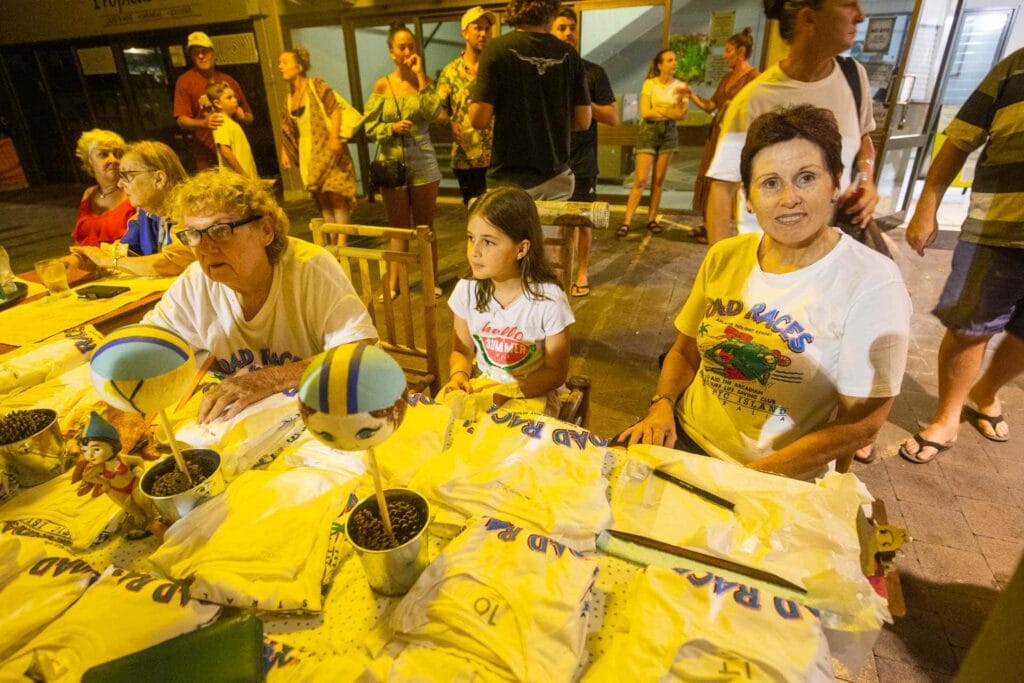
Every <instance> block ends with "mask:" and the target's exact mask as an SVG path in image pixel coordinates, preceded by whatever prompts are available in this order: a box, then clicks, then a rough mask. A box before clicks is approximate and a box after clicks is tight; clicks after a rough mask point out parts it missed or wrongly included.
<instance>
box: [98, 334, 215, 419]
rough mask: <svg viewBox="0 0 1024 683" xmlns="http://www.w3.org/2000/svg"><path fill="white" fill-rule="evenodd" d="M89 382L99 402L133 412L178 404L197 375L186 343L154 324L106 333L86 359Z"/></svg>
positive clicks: (193, 357)
mask: <svg viewBox="0 0 1024 683" xmlns="http://www.w3.org/2000/svg"><path fill="white" fill-rule="evenodd" d="M89 370H90V374H91V376H92V384H93V386H94V387H95V388H96V391H97V392H99V394H100V397H101V398H103V400H104V401H106V402H107V403H109V404H110V405H112V406H114V407H115V408H120V409H121V410H129V411H134V412H137V413H152V412H156V411H157V410H160V409H162V408H166V407H168V406H171V405H173V404H175V403H177V402H178V401H179V400H181V398H182V396H184V394H185V392H186V391H188V387H189V385H190V384H191V383H192V379H193V378H194V377H195V373H196V360H195V356H194V355H193V354H192V349H190V348H189V346H188V344H186V343H185V341H184V340H183V339H182V338H181V337H179V336H178V335H176V334H174V333H173V332H169V331H167V330H165V329H163V328H162V327H157V326H155V325H128V326H127V327H122V328H120V329H117V330H114V331H113V332H112V333H111V334H110V335H108V336H107V337H106V338H105V339H104V340H103V342H102V343H101V344H100V346H99V347H98V348H97V349H96V351H94V352H93V354H92V359H91V360H90V361H89Z"/></svg>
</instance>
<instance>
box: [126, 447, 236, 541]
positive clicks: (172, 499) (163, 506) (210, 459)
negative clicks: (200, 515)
mask: <svg viewBox="0 0 1024 683" xmlns="http://www.w3.org/2000/svg"><path fill="white" fill-rule="evenodd" d="M181 457H183V458H184V459H185V462H193V463H195V464H197V465H199V469H200V470H202V471H203V472H213V474H211V475H210V476H208V477H207V478H206V479H203V480H202V481H201V482H199V483H198V484H196V485H195V486H193V487H192V488H190V489H189V490H188V491H182V492H181V493H175V494H173V495H170V496H154V495H153V494H152V493H151V491H152V490H153V484H154V483H156V480H157V479H158V478H159V477H160V476H161V475H163V474H167V473H168V472H172V471H173V470H174V469H175V467H177V465H176V463H175V462H174V458H173V457H169V458H164V459H163V460H161V461H160V462H158V463H157V464H155V465H153V466H152V467H151V468H149V470H148V471H147V472H146V473H145V474H144V475H142V482H141V483H140V484H139V488H141V489H142V494H143V495H144V496H145V497H146V498H147V499H148V500H150V501H151V502H152V503H153V507H154V509H156V512H157V514H158V515H159V516H160V518H161V519H162V520H163V521H165V522H167V523H169V524H173V523H174V522H177V521H178V520H179V519H181V518H182V517H184V516H185V515H187V514H188V513H189V512H191V511H192V510H193V509H194V508H195V507H196V506H198V505H200V504H201V503H204V502H206V501H207V500H209V499H210V498H213V497H214V496H216V495H217V494H219V493H222V492H223V491H224V489H225V488H227V484H225V483H224V473H223V472H221V469H220V455H219V454H218V453H217V451H211V450H210V449H208V448H186V449H184V450H182V451H181Z"/></svg>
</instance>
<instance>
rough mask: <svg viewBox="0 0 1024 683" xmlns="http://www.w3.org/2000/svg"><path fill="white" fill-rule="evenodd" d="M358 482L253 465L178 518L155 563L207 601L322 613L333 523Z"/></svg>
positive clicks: (307, 470) (310, 471)
mask: <svg viewBox="0 0 1024 683" xmlns="http://www.w3.org/2000/svg"><path fill="white" fill-rule="evenodd" d="M354 487H355V482H354V481H352V480H347V479H345V478H344V477H341V476H339V475H337V474H336V473H333V472H328V471H325V470H317V469H312V468H297V469H292V470H286V471H283V472H265V471H261V470H250V471H249V472H246V473H244V474H242V475H241V476H240V477H238V478H237V479H236V480H235V481H233V482H232V483H231V485H230V486H228V488H227V490H226V491H225V492H224V493H223V494H221V495H219V496H215V497H214V498H212V499H210V500H208V501H206V502H205V503H203V504H202V505H200V506H199V507H197V508H196V509H194V510H192V512H190V513H189V514H188V516H186V517H184V518H182V519H180V520H178V521H177V522H175V523H174V524H173V525H172V526H171V528H170V529H168V530H167V533H166V534H165V536H164V542H163V545H161V546H160V547H159V548H158V549H157V551H156V552H155V553H153V554H152V555H151V556H150V558H149V559H150V562H152V563H153V565H154V566H156V567H157V568H158V570H159V571H160V572H162V573H163V574H164V575H166V576H170V577H173V578H175V579H182V580H184V579H191V580H193V583H192V594H193V595H195V596H196V597H197V598H201V599H203V600H210V601H213V602H217V603H220V604H223V605H235V606H244V607H251V608H257V609H261V610H275V611H293V610H309V611H319V610H320V609H321V606H322V597H321V586H322V584H323V580H324V573H325V570H326V567H327V552H328V546H329V537H330V535H331V527H332V525H333V524H334V522H335V519H336V518H337V517H338V515H339V514H340V513H341V512H342V511H343V510H344V509H345V507H346V505H347V504H348V502H349V496H350V493H351V492H352V490H353V488H354Z"/></svg>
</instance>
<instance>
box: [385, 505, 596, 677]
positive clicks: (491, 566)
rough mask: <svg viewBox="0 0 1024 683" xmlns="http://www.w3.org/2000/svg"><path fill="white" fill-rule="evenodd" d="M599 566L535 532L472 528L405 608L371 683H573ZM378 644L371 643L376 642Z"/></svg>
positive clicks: (480, 521) (430, 570)
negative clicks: (476, 682)
mask: <svg viewBox="0 0 1024 683" xmlns="http://www.w3.org/2000/svg"><path fill="white" fill-rule="evenodd" d="M596 574H597V561H596V559H594V558H592V557H586V556H583V555H582V554H580V553H578V552H576V551H574V550H572V549H570V548H568V547H566V546H564V545H562V544H561V543H558V542H557V541H554V540H553V539H551V538H548V537H547V536H544V535H542V534H539V533H536V532H534V531H532V530H530V529H525V528H522V527H519V526H516V525H514V524H512V523H510V522H507V521H503V520H498V519H493V518H474V519H473V520H471V521H470V523H469V524H468V526H467V527H466V529H465V530H464V531H463V532H462V533H461V534H459V535H458V536H457V537H455V539H453V540H452V541H451V543H449V544H448V546H447V547H446V548H445V549H444V551H442V552H441V554H440V555H439V556H438V557H437V559H435V560H434V561H433V562H432V563H431V564H430V565H429V566H428V567H427V568H426V570H424V572H423V574H422V575H421V576H420V578H419V580H418V581H417V582H416V584H415V585H414V586H413V587H412V590H410V591H409V593H408V594H407V595H406V596H405V597H404V598H402V600H401V602H399V603H398V605H397V606H396V607H395V609H394V611H393V612H392V614H391V617H390V619H389V620H388V624H387V626H388V628H389V629H390V631H391V637H390V639H389V640H388V641H387V642H386V643H385V644H383V645H381V644H380V643H376V642H370V643H368V645H369V646H370V649H371V651H372V654H374V655H375V656H376V659H375V660H374V662H373V663H372V665H371V667H370V669H369V670H368V671H367V675H366V676H365V678H369V679H371V680H437V681H442V680H443V681H450V680H469V679H471V678H472V677H473V675H474V674H475V675H479V676H480V677H482V678H483V679H484V680H493V679H499V680H518V681H538V680H543V681H570V680H572V679H573V677H574V676H575V674H576V671H577V668H578V666H579V663H580V660H581V658H582V657H583V654H584V643H585V638H586V631H587V616H588V605H589V600H590V596H591V591H592V588H593V584H594V578H595V575H596ZM371 638H372V636H371Z"/></svg>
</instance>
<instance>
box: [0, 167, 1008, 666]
mask: <svg viewBox="0 0 1024 683" xmlns="http://www.w3.org/2000/svg"><path fill="white" fill-rule="evenodd" d="M79 193H80V189H78V188H70V187H64V188H42V189H33V190H25V191H19V192H8V193H0V244H3V245H5V246H6V247H7V248H8V251H9V252H10V253H11V256H12V260H13V261H14V266H15V269H16V270H19V271H20V270H25V269H28V268H30V267H31V264H32V263H33V262H34V261H35V260H37V259H39V258H42V257H44V256H50V255H55V254H56V253H59V252H60V251H61V250H62V249H63V245H65V244H66V243H67V242H66V240H67V239H68V238H67V237H66V236H67V235H68V233H70V230H71V227H72V225H73V223H74V215H75V208H76V206H77V200H78V197H79V196H80V194H79ZM687 204H688V202H687ZM288 210H289V215H291V216H292V218H293V224H294V225H295V229H294V231H293V232H294V234H296V235H298V236H308V229H307V228H306V225H307V224H308V220H309V218H310V217H312V216H313V213H314V211H313V207H312V206H311V205H310V204H309V203H302V204H296V205H292V206H289V207H288ZM617 210H618V211H619V212H620V213H618V215H613V217H612V221H611V224H612V225H613V226H614V225H617V224H618V222H619V221H618V220H617V219H621V207H618V208H617ZM641 218H642V217H638V218H637V221H636V223H637V224H642V223H641V220H640V219H641ZM355 220H356V221H359V222H365V223H376V224H383V222H384V221H383V211H382V208H381V206H380V204H379V203H377V204H366V203H363V204H360V205H359V207H358V208H357V210H356V214H355ZM464 229H465V211H464V209H463V208H462V206H461V204H458V203H455V202H453V201H451V200H443V201H442V203H441V204H440V205H439V210H438V220H437V232H438V243H439V252H440V255H441V266H440V270H441V273H440V275H441V281H442V284H444V287H445V291H446V292H448V291H450V289H451V286H452V283H453V282H454V280H455V279H456V278H457V277H458V274H459V273H460V272H461V270H462V268H463V267H464V264H465V256H464V252H463V240H464V234H465V233H464ZM890 235H891V236H892V237H893V238H894V239H895V240H896V242H898V243H900V244H902V234H901V231H899V230H897V231H894V232H892V233H890ZM946 237H947V239H944V240H942V242H943V243H945V244H946V245H947V247H948V246H951V243H952V239H949V237H952V236H951V235H947V236H946ZM705 249H706V247H704V246H701V245H699V244H697V243H695V242H694V241H692V240H690V239H689V238H688V237H686V236H684V234H683V232H682V231H680V230H667V231H666V232H665V233H663V234H661V235H659V236H656V237H652V236H649V235H647V234H639V233H638V231H636V230H634V231H633V233H632V234H631V235H630V236H629V237H627V238H626V239H624V240H621V241H620V240H616V239H615V238H614V235H613V233H612V232H611V230H608V231H603V232H599V233H598V235H597V237H596V240H595V244H594V255H593V260H592V266H591V279H590V282H591V286H592V287H593V293H592V294H591V296H589V297H587V298H584V299H574V300H573V307H574V310H575V313H576V317H577V323H576V325H575V327H574V329H573V331H572V334H573V343H572V344H573V359H572V367H571V370H572V373H574V374H585V375H589V376H590V377H591V378H593V379H594V390H593V413H592V418H591V426H592V428H593V429H595V431H599V432H601V433H603V434H605V435H611V434H613V433H615V432H617V431H619V430H621V429H622V428H624V427H626V426H627V425H629V424H630V423H631V422H632V421H634V420H636V419H637V418H638V417H639V416H640V415H641V414H642V413H643V412H644V410H645V407H646V403H647V399H648V397H649V396H650V395H651V393H652V392H653V387H654V382H655V378H656V375H657V357H658V355H659V354H660V353H661V352H663V351H664V350H665V349H666V348H667V347H668V346H669V345H670V344H671V342H672V340H673V338H674V332H673V330H672V319H673V318H674V316H675V314H676V312H677V311H678V309H679V307H680V305H681V304H682V302H683V299H684V298H685V297H686V295H687V293H688V291H689V288H690V285H691V283H692V281H693V277H694V275H695V273H696V270H697V267H698V266H699V265H700V262H701V259H702V258H703V255H704V252H705ZM950 256H951V252H950V251H948V250H941V249H937V250H932V251H929V252H928V254H927V255H926V256H925V257H924V258H920V257H918V256H916V255H914V254H910V253H909V252H908V251H907V249H906V247H905V246H903V249H902V250H901V253H900V254H899V255H898V256H897V260H898V263H899V264H900V267H901V269H902V270H903V274H904V277H905V278H906V280H907V284H908V287H909V289H910V293H911V297H912V299H913V302H914V309H915V313H914V318H913V321H912V334H913V336H912V340H911V348H910V358H909V362H908V367H907V375H906V378H905V381H904V384H903V393H902V395H901V396H900V397H899V399H898V400H897V401H896V404H895V406H894V408H893V411H892V414H891V415H890V418H889V421H888V423H887V424H886V425H885V427H884V429H883V430H882V433H881V436H880V438H879V445H880V447H881V456H880V458H879V459H878V460H877V461H876V462H875V463H874V464H872V465H867V466H864V465H857V464H855V465H854V471H855V472H856V473H857V474H858V476H860V477H861V478H862V479H863V480H864V481H865V482H866V483H867V485H868V487H869V488H870V490H871V491H872V492H873V493H874V494H875V495H876V496H877V497H879V498H881V499H882V500H884V501H885V503H886V506H887V508H888V512H889V516H890V518H891V521H892V522H893V523H894V524H897V525H900V526H903V527H905V528H907V529H908V530H909V532H910V534H911V535H912V536H913V538H914V541H913V543H911V544H910V545H909V547H907V548H906V549H905V550H904V552H903V553H902V554H901V556H900V557H899V560H898V565H899V568H900V573H901V575H902V579H903V587H904V591H905V593H906V602H907V609H908V615H907V616H906V617H905V618H902V619H900V620H898V621H897V623H896V624H894V625H893V626H890V627H887V628H886V629H885V631H884V632H883V633H882V635H881V637H880V638H879V640H878V643H877V645H876V647H875V650H874V654H875V656H874V658H872V660H871V661H869V663H868V665H867V666H866V667H865V669H864V670H863V671H861V672H858V673H857V674H855V675H854V674H850V675H847V674H842V676H843V678H849V679H850V680H856V681H894V682H895V681H899V682H900V683H904V682H907V681H943V680H948V679H950V678H951V676H952V674H953V673H954V672H955V671H956V668H957V666H958V663H959V662H960V660H961V659H962V657H963V656H964V653H965V652H966V649H967V647H968V646H969V644H970V642H971V640H972V638H973V637H974V636H975V634H976V633H977V631H978V629H979V628H980V625H981V624H982V622H983V621H984V619H985V616H986V615H987V613H988V612H989V610H990V609H991V608H992V605H993V604H994V602H995V600H996V598H997V597H998V595H999V591H1000V590H1001V589H1002V588H1003V587H1005V585H1006V583H1007V582H1008V581H1009V578H1010V576H1011V574H1012V573H1013V571H1014V569H1015V567H1016V565H1017V563H1018V562H1019V560H1020V557H1021V554H1022V548H1024V540H1022V539H1024V493H1022V492H1024V459H1022V458H1021V457H1020V446H1019V444H1020V439H1021V438H1024V437H1021V436H1020V435H1021V434H1022V433H1024V432H1022V430H1024V380H1020V379H1018V381H1016V382H1015V383H1014V384H1013V385H1011V386H1010V387H1007V388H1006V389H1005V390H1004V392H1003V394H1002V398H1003V402H1004V404H1005V406H1006V414H1007V419H1008V421H1009V422H1010V424H1011V425H1012V428H1013V429H1015V430H1016V432H1015V434H1014V437H1015V441H1011V442H1009V443H1006V444H996V443H993V442H990V441H987V440H985V439H984V438H982V437H981V436H980V435H979V434H978V433H977V432H976V431H974V429H972V428H971V427H970V426H969V425H967V424H966V423H965V424H964V425H963V429H962V431H961V432H960V436H959V440H958V441H957V444H956V446H955V447H954V448H953V449H952V450H950V451H949V452H947V453H945V454H943V455H941V456H939V458H938V459H937V460H936V461H935V462H933V463H931V464H929V465H923V466H921V465H913V464H910V463H908V462H905V461H904V460H902V459H901V458H900V457H899V456H898V455H897V453H896V449H897V448H898V445H899V443H900V442H901V441H902V440H903V439H905V438H906V437H907V436H908V435H909V434H911V433H912V432H914V431H916V430H917V429H918V424H919V422H921V421H923V420H927V419H928V418H929V416H930V414H931V411H932V409H933V407H934V403H935V394H936V382H937V380H936V374H935V364H936V349H937V347H938V344H939V340H940V339H941V335H942V329H941V327H940V326H939V325H938V323H937V322H936V321H935V320H934V319H933V318H932V317H931V315H930V314H929V310H930V308H931V306H932V305H933V304H934V302H935V301H936V300H937V297H938V293H939V291H940V289H941V287H942V284H943V282H944V279H945V275H946V273H947V271H948V268H949V261H950ZM440 312H441V315H440V327H441V329H440V337H441V341H442V344H443V345H444V348H447V347H448V344H449V340H450V330H451V315H450V313H449V312H448V309H447V307H446V306H442V307H441V308H440ZM445 356H446V354H445ZM443 364H444V365H445V366H447V357H445V359H444V361H443Z"/></svg>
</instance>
